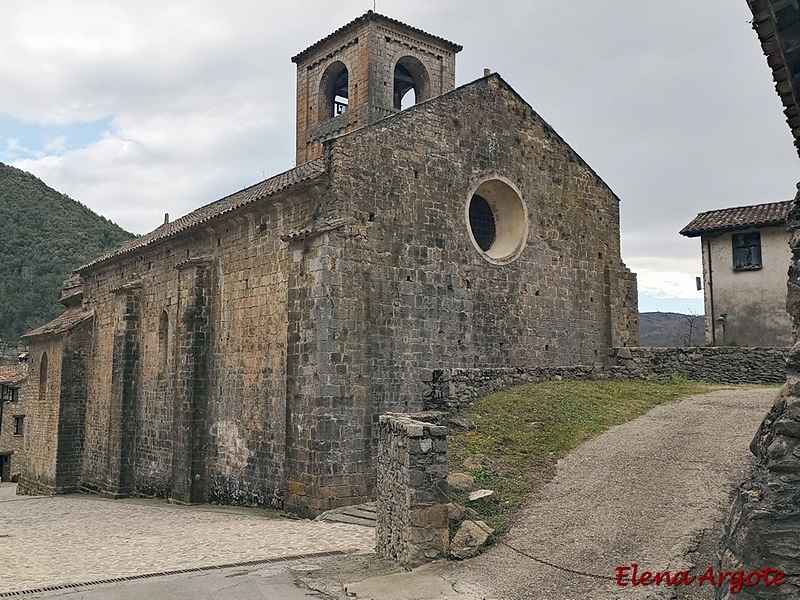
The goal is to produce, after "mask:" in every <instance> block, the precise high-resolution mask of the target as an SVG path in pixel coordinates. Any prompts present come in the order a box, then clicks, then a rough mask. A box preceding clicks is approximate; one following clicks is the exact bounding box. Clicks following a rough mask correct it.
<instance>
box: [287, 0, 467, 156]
mask: <svg viewBox="0 0 800 600" xmlns="http://www.w3.org/2000/svg"><path fill="white" fill-rule="evenodd" d="M460 50H461V46H459V45H458V44H454V43H453V42H450V41H448V40H446V39H444V38H441V37H438V36H435V35H431V34H429V33H426V32H424V31H422V30H421V29H417V28H416V27H411V26H410V25H406V24H405V23H402V22H400V21H397V20H395V19H391V18H389V17H386V16H384V15H380V14H378V13H375V12H373V11H371V10H370V11H368V12H367V13H366V14H364V15H362V16H360V17H358V18H357V19H354V20H353V21H350V22H349V23H348V24H347V25H345V26H344V27H340V28H339V29H337V30H336V31H334V32H333V33H331V34H330V35H328V36H326V37H324V38H322V39H321V40H319V41H318V42H316V43H314V44H312V45H311V46H309V47H308V48H306V49H305V50H303V51H302V52H300V53H299V54H297V55H296V56H294V57H292V62H294V63H295V64H296V65H297V161H296V162H297V164H298V165H301V164H303V163H305V162H308V161H310V160H313V159H315V158H317V157H319V156H321V155H322V143H323V142H324V141H325V140H328V139H331V138H334V137H337V136H339V135H342V134H345V133H349V132H351V131H354V130H356V129H360V128H362V127H366V126H367V125H369V124H371V123H374V122H375V121H379V120H380V119H384V118H386V117H390V116H392V115H394V114H396V113H397V112H399V111H400V110H402V109H403V108H405V107H407V106H409V105H410V104H412V103H417V102H421V101H424V100H428V99H430V98H433V97H435V96H439V95H441V94H444V93H446V92H449V91H451V90H453V89H454V88H455V55H456V53H457V52H459V51H460ZM412 92H413V93H412Z"/></svg>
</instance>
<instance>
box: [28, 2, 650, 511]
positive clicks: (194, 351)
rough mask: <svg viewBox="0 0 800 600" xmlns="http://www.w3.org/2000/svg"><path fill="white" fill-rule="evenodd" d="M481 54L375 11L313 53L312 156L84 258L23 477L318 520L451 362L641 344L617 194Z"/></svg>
mask: <svg viewBox="0 0 800 600" xmlns="http://www.w3.org/2000/svg"><path fill="white" fill-rule="evenodd" d="M460 50H461V46H459V45H457V44H454V43H452V42H449V41H447V40H445V39H442V38H440V37H437V36H435V35H431V34H428V33H426V32H424V31H421V30H419V29H417V28H414V27H411V26H409V25H406V24H404V23H401V22H399V21H396V20H394V19H391V18H388V17H385V16H382V15H379V14H376V13H373V12H372V11H370V12H368V13H366V14H364V15H363V16H361V17H359V18H357V19H355V20H354V21H352V22H350V23H348V24H347V25H345V26H344V27H342V28H340V29H338V30H337V31H335V32H334V33H332V34H331V35H329V36H327V37H326V38H324V39H322V40H320V41H318V42H317V43H315V44H313V45H312V46H310V47H309V48H307V49H306V50H304V51H302V52H301V53H300V54H298V55H296V56H295V57H294V58H293V59H292V61H293V62H295V63H296V64H297V163H296V164H297V166H296V167H295V168H293V169H291V170H289V171H287V172H285V173H281V174H279V175H276V176H274V177H272V178H270V179H267V180H266V181H262V182H260V183H256V184H255V185H253V186H252V187H249V188H247V189H244V190H242V191H240V192H236V193H234V194H232V195H230V196H227V197H225V198H222V199H221V200H218V201H216V202H213V203H211V204H208V205H205V206H202V207H201V208H198V209H197V210H195V211H193V212H191V213H189V214H187V215H186V216H183V217H181V218H179V219H177V220H174V221H172V222H165V223H164V224H163V225H162V226H160V227H159V228H157V229H156V230H154V231H153V232H151V233H149V234H147V235H144V236H141V237H139V238H136V239H134V240H132V241H130V242H128V243H126V244H125V245H123V246H122V247H120V248H118V249H116V250H114V251H112V252H109V253H107V254H105V255H103V256H99V257H97V258H96V259H94V260H93V261H91V262H89V263H88V264H85V265H83V266H81V267H80V268H78V269H76V271H75V273H74V276H73V277H72V278H71V279H70V280H68V281H66V282H65V285H64V290H63V295H62V303H63V304H64V305H65V307H66V310H65V312H64V313H63V314H62V315H61V316H60V317H58V318H57V319H55V320H54V321H52V322H50V323H48V324H46V325H44V326H43V327H40V328H38V329H36V330H34V331H31V332H29V333H28V334H27V335H26V337H25V339H26V341H27V343H28V344H29V345H30V368H29V377H28V389H27V390H26V393H28V394H29V396H28V397H29V398H30V399H31V402H30V404H31V408H30V410H29V414H28V416H27V421H26V426H27V431H26V433H27V435H26V440H25V443H26V450H27V463H26V466H25V469H24V471H23V476H22V479H21V484H20V490H21V491H23V492H28V493H33V492H36V493H61V492H68V491H73V490H77V489H80V490H86V491H94V492H97V493H100V494H103V495H107V496H110V497H118V496H125V495H141V496H152V497H162V498H170V499H173V500H175V501H178V502H216V503H225V504H236V505H246V506H267V507H270V506H271V507H284V508H285V509H286V510H288V511H293V512H296V513H298V514H301V515H315V514H318V513H319V512H321V511H324V510H326V509H329V508H332V507H338V506H344V505H348V504H354V503H357V502H362V501H365V500H368V499H369V498H370V497H371V496H372V495H373V488H374V482H375V451H376V445H377V441H376V431H377V421H378V417H379V415H380V414H382V413H384V412H387V411H418V410H421V409H425V408H428V406H427V405H426V400H425V398H426V394H425V390H426V389H427V387H428V386H430V380H431V373H432V372H435V371H436V370H437V369H442V368H488V367H523V366H525V367H529V366H562V365H584V364H598V363H602V361H603V360H604V357H605V355H606V349H607V348H609V347H612V346H631V345H636V343H637V341H638V322H637V318H638V317H637V304H636V278H635V275H634V274H632V273H631V272H630V271H629V270H628V269H627V268H626V267H625V265H624V264H623V262H622V260H621V257H620V244H619V199H618V198H617V197H616V196H615V195H614V193H613V192H612V191H611V190H610V189H609V187H608V186H607V185H606V184H605V183H604V182H603V180H602V179H600V177H599V176H598V175H597V174H596V173H595V172H594V171H593V170H592V169H591V168H590V167H589V166H588V165H587V164H586V163H585V162H584V161H583V160H582V159H581V158H580V157H579V156H578V155H577V154H576V153H575V152H574V151H573V150H572V149H571V148H570V147H569V146H568V145H567V144H566V142H564V140H562V139H561V138H560V137H559V136H558V134H557V133H556V132H555V131H553V129H552V128H551V127H550V126H549V125H548V124H547V123H545V122H544V121H543V120H542V118H541V117H540V116H539V115H538V114H536V112H534V111H533V109H532V108H531V106H530V105H528V103H527V102H525V100H523V99H522V98H521V97H520V96H519V95H518V94H517V93H516V92H515V91H514V90H513V89H512V88H511V86H510V85H509V84H508V83H506V82H505V81H504V80H503V79H502V78H501V77H500V76H499V75H497V74H488V73H487V74H486V75H485V76H484V77H482V78H481V79H478V80H476V81H473V82H472V83H468V84H466V85H463V86H461V87H458V88H456V87H455V56H456V53H457V52H458V51H460ZM411 97H413V98H414V100H415V103H414V105H413V106H411V107H409V108H405V109H404V105H405V104H406V103H408V100H409V98H411Z"/></svg>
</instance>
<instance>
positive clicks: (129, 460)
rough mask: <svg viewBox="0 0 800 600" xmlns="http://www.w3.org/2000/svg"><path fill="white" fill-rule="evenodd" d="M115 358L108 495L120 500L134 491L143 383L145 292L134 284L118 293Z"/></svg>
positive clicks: (112, 379) (138, 282)
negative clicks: (142, 346) (142, 338)
mask: <svg viewBox="0 0 800 600" xmlns="http://www.w3.org/2000/svg"><path fill="white" fill-rule="evenodd" d="M115 292H116V295H117V298H116V303H117V305H116V318H115V325H114V358H113V367H112V372H111V412H110V415H109V418H110V423H109V429H110V431H112V432H113V434H112V435H111V437H110V439H111V442H110V444H109V455H108V460H109V463H108V471H107V473H108V482H107V485H106V489H104V490H102V493H103V494H104V495H109V496H111V497H119V496H126V495H128V494H129V493H130V492H131V491H132V489H133V473H134V461H135V444H136V421H137V412H138V411H137V404H138V400H139V388H140V380H141V361H140V353H141V335H142V332H141V328H140V327H139V323H140V321H141V315H140V312H141V292H142V284H141V282H140V281H134V282H131V283H129V284H126V285H124V286H122V287H120V288H118V289H116V290H115Z"/></svg>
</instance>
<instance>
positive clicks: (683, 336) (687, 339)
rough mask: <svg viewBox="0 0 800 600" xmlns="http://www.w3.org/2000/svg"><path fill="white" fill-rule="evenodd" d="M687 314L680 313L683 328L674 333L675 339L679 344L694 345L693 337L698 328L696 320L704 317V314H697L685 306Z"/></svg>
mask: <svg viewBox="0 0 800 600" xmlns="http://www.w3.org/2000/svg"><path fill="white" fill-rule="evenodd" d="M687 310H688V311H689V312H688V314H685V315H681V319H682V320H683V322H684V324H685V330H684V332H682V333H679V334H678V335H676V336H675V337H676V339H677V340H678V343H679V344H680V345H681V346H694V342H693V337H694V333H695V331H696V330H698V329H700V323H698V320H701V319H704V318H705V315H698V314H697V313H696V312H695V311H694V310H692V309H691V308H688V307H687Z"/></svg>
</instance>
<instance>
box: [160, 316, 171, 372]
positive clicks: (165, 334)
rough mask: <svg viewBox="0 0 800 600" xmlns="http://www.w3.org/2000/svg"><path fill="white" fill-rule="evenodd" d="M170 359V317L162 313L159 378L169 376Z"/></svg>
mask: <svg viewBox="0 0 800 600" xmlns="http://www.w3.org/2000/svg"><path fill="white" fill-rule="evenodd" d="M168 359H169V316H168V315H167V311H165V310H162V311H161V318H160V319H159V321H158V378H159V379H163V378H164V377H166V376H167V362H168Z"/></svg>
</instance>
